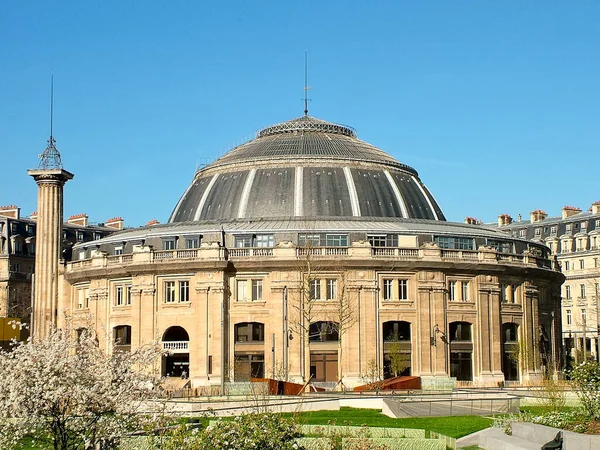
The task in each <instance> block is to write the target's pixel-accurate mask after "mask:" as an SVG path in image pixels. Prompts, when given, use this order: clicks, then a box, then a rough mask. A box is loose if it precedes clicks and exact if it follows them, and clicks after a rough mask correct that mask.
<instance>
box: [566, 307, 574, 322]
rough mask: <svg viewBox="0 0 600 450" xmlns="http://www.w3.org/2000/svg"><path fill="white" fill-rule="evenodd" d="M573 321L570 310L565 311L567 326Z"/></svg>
mask: <svg viewBox="0 0 600 450" xmlns="http://www.w3.org/2000/svg"><path fill="white" fill-rule="evenodd" d="M572 321H573V319H572V318H571V310H570V309H567V325H571V323H572Z"/></svg>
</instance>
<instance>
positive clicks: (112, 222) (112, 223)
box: [104, 217, 125, 230]
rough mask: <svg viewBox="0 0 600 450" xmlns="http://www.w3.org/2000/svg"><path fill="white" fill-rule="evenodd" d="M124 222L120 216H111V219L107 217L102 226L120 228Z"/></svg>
mask: <svg viewBox="0 0 600 450" xmlns="http://www.w3.org/2000/svg"><path fill="white" fill-rule="evenodd" d="M124 225H125V222H124V221H123V218H122V217H113V218H112V219H108V220H107V221H106V223H105V224H104V226H107V227H108V228H114V229H115V230H122V229H123V226H124Z"/></svg>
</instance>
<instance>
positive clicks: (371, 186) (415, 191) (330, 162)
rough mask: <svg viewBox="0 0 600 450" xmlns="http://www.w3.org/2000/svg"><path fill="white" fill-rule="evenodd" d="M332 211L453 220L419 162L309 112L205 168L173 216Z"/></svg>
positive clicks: (313, 215) (319, 214)
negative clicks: (412, 164) (419, 168)
mask: <svg viewBox="0 0 600 450" xmlns="http://www.w3.org/2000/svg"><path fill="white" fill-rule="evenodd" d="M332 217H333V218H343V217H346V218H351V217H354V218H357V217H386V218H390V217H391V218H402V219H431V220H445V218H444V215H443V213H442V211H441V209H440V207H439V206H438V205H437V203H436V201H435V199H434V198H433V196H432V195H431V193H430V192H429V191H428V190H427V188H426V187H425V186H424V185H423V183H421V181H420V180H419V178H418V174H417V171H416V170H414V169H413V168H412V167H409V166H407V165H405V164H402V163H400V162H398V161H397V160H395V159H394V158H392V157H391V156H390V155H388V154H387V153H385V152H384V151H382V150H380V149H379V148H377V147H375V146H373V145H371V144H368V143H366V142H364V141H361V140H360V139H358V138H357V137H356V132H355V130H354V129H353V128H351V127H347V126H344V125H339V124H335V123H331V122H326V121H324V120H320V119H317V118H314V117H310V116H302V117H299V118H296V119H293V120H290V121H288V122H283V123H279V124H276V125H272V126H269V127H267V128H264V129H263V130H261V131H259V132H258V133H257V135H256V138H255V139H253V140H251V141H250V142H247V143H245V144H243V145H240V146H238V147H236V148H234V149H233V150H231V151H229V152H228V153H226V154H225V155H223V156H222V157H220V158H219V159H217V160H216V161H215V162H214V163H212V164H209V165H208V166H206V167H203V168H202V169H200V170H199V171H198V172H197V173H196V176H195V177H194V180H193V181H192V184H191V185H190V186H189V187H188V189H187V190H186V192H185V193H184V194H183V196H182V197H181V199H180V200H179V202H178V204H177V206H176V207H175V209H174V211H173V213H172V214H171V218H170V219H169V221H170V222H187V221H204V220H232V219H283V218H307V219H320V218H332Z"/></svg>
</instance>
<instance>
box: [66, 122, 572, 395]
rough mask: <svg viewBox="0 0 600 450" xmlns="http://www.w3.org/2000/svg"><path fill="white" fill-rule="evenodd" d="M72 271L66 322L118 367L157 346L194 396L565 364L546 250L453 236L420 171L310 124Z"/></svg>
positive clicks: (249, 150)
mask: <svg viewBox="0 0 600 450" xmlns="http://www.w3.org/2000/svg"><path fill="white" fill-rule="evenodd" d="M471 222H474V221H471ZM73 258H74V259H73V261H71V262H69V263H68V264H67V265H66V267H65V269H64V274H63V276H62V280H63V283H62V284H61V295H60V296H59V299H60V300H59V305H58V309H59V310H65V311H68V313H69V315H70V316H71V317H73V319H74V321H75V323H76V324H79V326H88V325H86V324H89V322H90V320H91V322H92V324H93V325H94V326H95V327H96V329H97V331H98V332H99V333H100V334H101V335H106V336H109V337H110V339H109V341H113V342H115V346H116V347H115V348H117V349H120V350H128V349H130V348H132V347H137V346H140V345H143V344H145V343H148V342H150V341H152V340H154V339H158V340H160V341H161V342H162V345H163V346H164V348H165V349H167V350H170V353H169V355H168V356H166V357H165V358H164V360H163V362H162V367H161V370H162V373H163V374H164V375H166V376H181V375H184V376H189V377H190V379H191V383H192V386H203V385H213V384H217V385H218V384H221V383H224V382H225V381H246V380H249V379H250V378H263V377H266V378H278V379H286V380H291V381H296V382H308V381H309V380H310V382H313V383H316V384H320V385H321V386H325V387H327V386H330V387H333V386H334V385H336V384H337V383H338V382H339V381H340V380H342V381H343V383H344V384H345V386H346V387H352V386H354V385H357V384H363V383H364V380H366V379H370V378H373V377H374V376H375V377H376V376H378V375H381V376H385V377H391V376H395V375H414V376H419V377H421V381H422V384H423V386H424V387H425V388H426V387H436V386H437V387H439V386H441V385H445V384H448V383H449V382H450V383H454V380H457V381H458V382H459V383H462V384H464V385H481V386H497V385H498V384H499V383H504V382H514V383H528V382H530V381H535V380H538V379H539V378H540V377H541V376H542V374H543V372H544V370H557V369H558V367H559V365H560V363H561V350H560V349H561V346H560V335H561V321H560V314H559V311H560V285H561V283H562V282H563V279H564V277H563V275H562V274H561V273H560V272H559V271H558V270H557V267H556V265H555V263H554V262H553V261H552V260H550V259H549V249H548V248H547V247H545V246H544V245H542V244H540V243H534V242H530V241H527V240H524V239H519V238H515V237H510V236H507V235H506V234H504V233H502V232H500V231H498V230H497V229H493V228H491V227H485V226H482V225H479V224H475V223H466V224H463V223H450V222H447V221H446V219H445V217H444V214H443V212H442V210H441V208H440V206H439V205H438V203H437V202H436V200H435V198H434V197H433V195H432V193H431V192H430V191H429V190H428V189H427V187H426V186H425V185H424V184H423V182H422V181H421V180H420V178H419V175H418V173H417V171H416V170H415V169H413V168H412V167H409V166H407V165H405V164H402V163H400V162H398V161H397V160H395V159H394V158H392V157H391V156H390V155H388V154H387V153H385V152H384V151H382V150H380V149H379V148H377V147H375V146H373V145H370V144H368V143H366V142H364V141H361V140H360V139H358V138H357V134H356V132H355V130H354V129H352V128H350V127H347V126H342V125H338V124H334V123H330V122H326V121H323V120H319V119H316V118H313V117H311V116H308V115H305V116H303V117H300V118H297V119H294V120H291V121H288V122H284V123H280V124H277V125H273V126H270V127H267V128H265V129H263V130H262V131H260V132H259V133H258V134H257V135H256V138H255V139H253V140H251V141H250V142H247V143H245V144H243V145H241V146H239V147H236V148H234V149H233V150H231V151H230V152H228V153H227V154H225V155H224V156H222V157H221V158H219V159H217V160H216V161H215V162H213V163H212V164H209V165H207V166H205V167H203V168H201V169H199V170H198V171H197V172H196V174H195V176H194V179H193V180H192V182H191V184H190V185H189V187H188V188H187V189H186V191H185V192H184V193H183V195H182V196H181V198H180V199H179V201H178V202H177V204H176V205H175V207H174V209H173V212H172V214H171V216H170V219H169V222H168V223H167V224H156V225H149V226H145V227H141V228H136V229H126V230H123V231H120V232H118V233H114V234H112V235H110V236H109V237H106V238H102V239H100V240H97V241H94V242H87V243H82V244H79V245H76V246H75V247H74V249H73Z"/></svg>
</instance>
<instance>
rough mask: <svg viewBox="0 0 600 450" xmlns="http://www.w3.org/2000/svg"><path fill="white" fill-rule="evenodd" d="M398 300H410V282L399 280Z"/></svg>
mask: <svg viewBox="0 0 600 450" xmlns="http://www.w3.org/2000/svg"><path fill="white" fill-rule="evenodd" d="M398 299H399V300H408V280H398Z"/></svg>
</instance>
